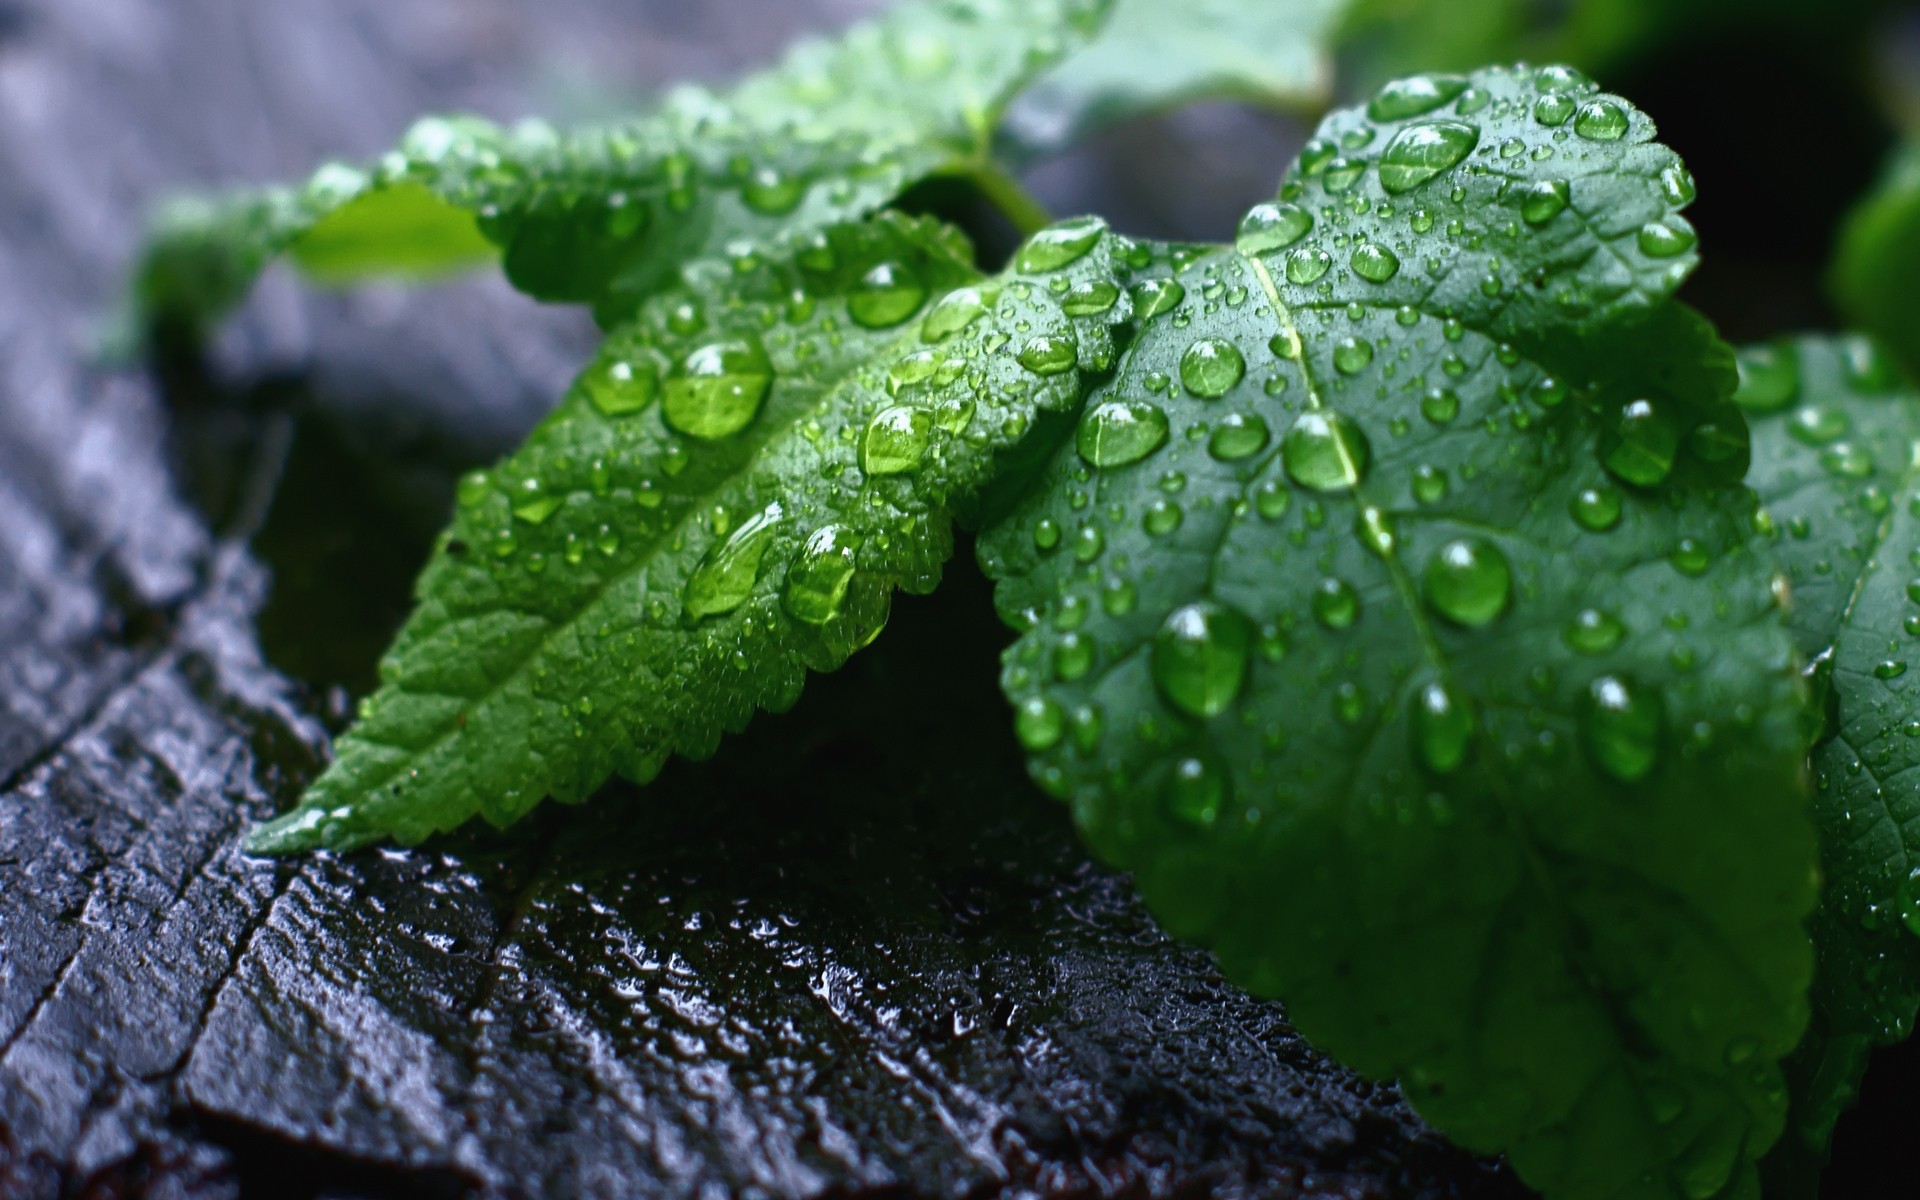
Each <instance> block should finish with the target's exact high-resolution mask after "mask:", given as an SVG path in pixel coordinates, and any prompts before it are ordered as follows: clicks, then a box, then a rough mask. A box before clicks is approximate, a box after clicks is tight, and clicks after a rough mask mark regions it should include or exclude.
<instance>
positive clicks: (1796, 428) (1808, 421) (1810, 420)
mask: <svg viewBox="0 0 1920 1200" xmlns="http://www.w3.org/2000/svg"><path fill="white" fill-rule="evenodd" d="M1852 427H1853V422H1852V420H1851V419H1850V418H1849V417H1848V416H1847V412H1846V410H1845V409H1843V408H1840V407H1838V406H1836V405H1830V404H1808V405H1804V406H1802V407H1801V408H1800V409H1798V410H1797V411H1795V412H1794V414H1793V416H1792V417H1790V418H1788V420H1787V433H1788V434H1789V435H1790V436H1791V437H1792V438H1793V440H1794V441H1796V442H1799V443H1800V444H1801V445H1803V446H1824V445H1826V444H1827V443H1828V442H1832V441H1837V440H1839V439H1840V438H1842V437H1845V436H1846V433H1847V430H1849V429H1851V428H1852Z"/></svg>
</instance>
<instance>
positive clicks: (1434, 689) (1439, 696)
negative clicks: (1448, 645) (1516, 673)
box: [1413, 680, 1477, 775]
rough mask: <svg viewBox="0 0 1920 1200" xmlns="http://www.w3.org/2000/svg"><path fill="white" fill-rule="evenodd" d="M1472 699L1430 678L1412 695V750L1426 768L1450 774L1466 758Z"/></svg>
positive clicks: (1471, 726)
mask: <svg viewBox="0 0 1920 1200" xmlns="http://www.w3.org/2000/svg"><path fill="white" fill-rule="evenodd" d="M1476 724H1477V722H1476V721H1475V719H1474V713H1473V702H1472V701H1471V700H1469V699H1468V698H1467V697H1466V696H1464V695H1462V694H1460V693H1459V692H1457V691H1455V690H1453V689H1452V688H1449V687H1448V686H1447V685H1446V684H1445V683H1442V682H1439V681H1437V680H1436V681H1430V682H1428V683H1426V684H1424V685H1422V686H1421V688H1420V690H1419V692H1417V693H1416V694H1415V696H1414V707H1413V745H1414V751H1415V753H1416V754H1417V755H1418V756H1419V759H1420V761H1421V762H1422V763H1423V764H1425V765H1426V767H1427V769H1428V770H1430V771H1433V772H1434V773H1436V774H1439V775H1450V774H1452V773H1453V772H1454V771H1457V770H1459V769H1460V765H1461V764H1462V763H1464V762H1465V761H1466V758H1467V750H1468V748H1469V747H1470V746H1471V745H1472V744H1473V734H1474V727H1475V725H1476Z"/></svg>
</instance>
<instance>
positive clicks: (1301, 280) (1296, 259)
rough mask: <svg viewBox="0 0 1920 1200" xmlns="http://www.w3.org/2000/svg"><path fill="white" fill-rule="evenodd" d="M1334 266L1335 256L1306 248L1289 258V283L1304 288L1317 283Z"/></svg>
mask: <svg viewBox="0 0 1920 1200" xmlns="http://www.w3.org/2000/svg"><path fill="white" fill-rule="evenodd" d="M1332 266H1333V255H1331V254H1328V253H1327V252H1326V251H1325V250H1312V249H1307V248H1305V247H1303V248H1301V249H1299V250H1295V251H1294V252H1293V253H1292V254H1289V255H1288V256H1287V282H1288V283H1297V284H1299V285H1300V286H1302V287H1305V286H1306V285H1307V284H1310V283H1313V282H1315V281H1317V280H1318V279H1319V278H1320V277H1321V276H1322V275H1325V274H1326V273H1327V271H1328V270H1329V269H1330V268H1331V267H1332Z"/></svg>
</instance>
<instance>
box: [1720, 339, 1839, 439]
mask: <svg viewBox="0 0 1920 1200" xmlns="http://www.w3.org/2000/svg"><path fill="white" fill-rule="evenodd" d="M1739 363H1740V390H1739V391H1737V392H1735V393H1734V397H1733V399H1734V402H1735V403H1736V404H1738V405H1739V406H1740V407H1741V408H1744V409H1746V410H1747V411H1748V412H1753V413H1762V414H1765V413H1775V412H1779V411H1780V410H1781V409H1783V408H1785V407H1786V406H1787V405H1789V404H1792V403H1793V401H1794V399H1795V398H1796V397H1798V396H1799V394H1800V354H1799V351H1797V350H1795V349H1794V348H1793V347H1792V346H1747V347H1743V348H1742V349H1741V350H1740V353H1739ZM1834 436H1836V437H1837V436H1839V435H1838V434H1836V435H1834Z"/></svg>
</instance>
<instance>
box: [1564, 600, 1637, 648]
mask: <svg viewBox="0 0 1920 1200" xmlns="http://www.w3.org/2000/svg"><path fill="white" fill-rule="evenodd" d="M1560 636H1561V638H1563V639H1564V640H1565V641H1566V643H1567V645H1569V646H1571V647H1573V648H1574V649H1575V650H1578V651H1579V652H1580V653H1582V654H1607V653H1610V652H1611V651H1613V650H1614V648H1615V647H1617V646H1619V645H1620V643H1621V642H1622V641H1624V640H1625V639H1626V636H1627V626H1626V624H1625V622H1623V621H1621V620H1620V618H1619V617H1616V616H1614V615H1613V614H1612V613H1609V612H1601V611H1600V610H1599V609H1597V608H1588V609H1582V610H1581V611H1580V612H1578V613H1575V614H1574V617H1573V620H1571V621H1568V622H1567V627H1566V628H1565V629H1563V630H1561V631H1560Z"/></svg>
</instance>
